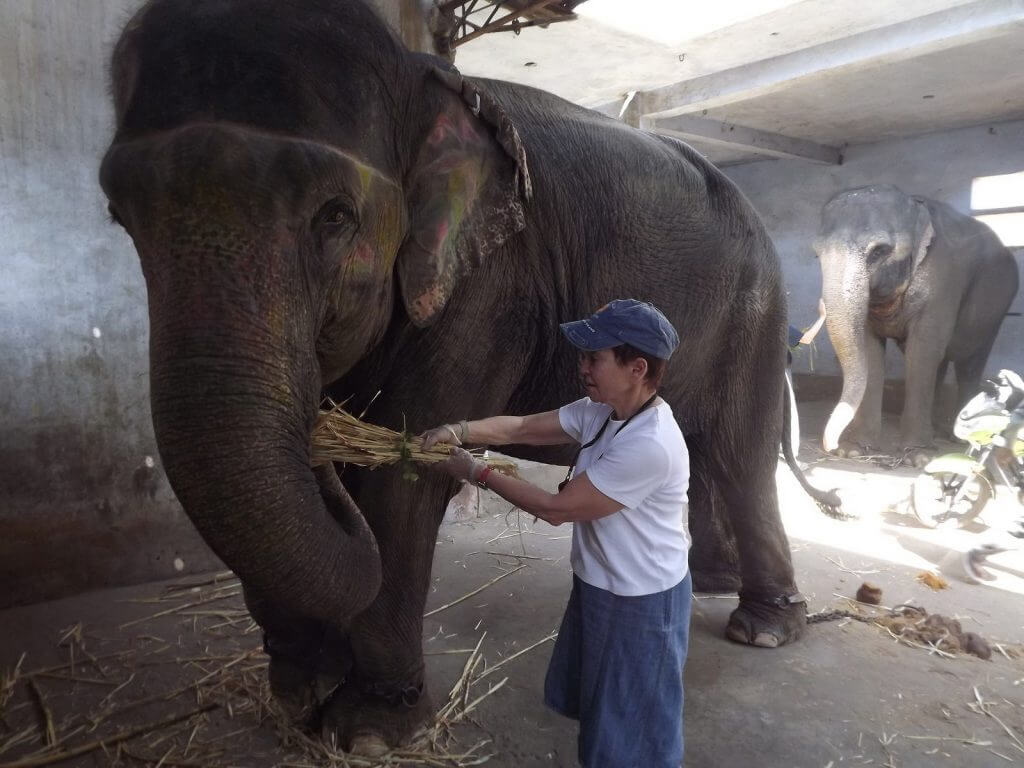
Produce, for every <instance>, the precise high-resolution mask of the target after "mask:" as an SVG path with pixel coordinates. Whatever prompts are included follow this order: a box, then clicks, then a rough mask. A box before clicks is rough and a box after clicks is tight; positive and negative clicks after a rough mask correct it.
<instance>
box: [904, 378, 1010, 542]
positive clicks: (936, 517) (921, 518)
mask: <svg viewBox="0 0 1024 768" xmlns="http://www.w3.org/2000/svg"><path fill="white" fill-rule="evenodd" d="M1022 424H1024V380H1022V379H1021V377H1020V376H1018V375H1017V374H1016V373H1014V372H1013V371H1010V370H1005V369H1004V370H1002V371H1000V372H999V375H998V376H997V377H996V378H995V379H994V380H989V381H986V382H985V383H984V384H983V385H982V390H981V392H979V393H978V394H977V395H975V396H974V397H973V398H971V400H970V401H968V403H967V404H966V405H965V406H964V407H963V408H962V409H961V410H960V413H959V414H958V415H957V418H956V423H955V424H954V425H953V434H954V435H955V436H956V437H958V438H960V439H961V440H964V441H966V442H967V444H968V448H967V450H966V452H963V453H949V454H946V455H944V456H937V457H936V458H934V459H932V460H931V461H930V462H929V463H928V464H927V465H926V466H925V467H924V469H923V470H922V472H921V474H920V475H919V476H918V477H917V478H916V479H915V481H914V488H913V494H912V497H911V508H912V510H913V513H914V517H915V518H916V519H917V520H918V522H920V523H921V524H922V525H924V526H925V527H927V528H934V527H936V526H938V525H940V524H941V523H944V522H946V521H949V520H955V521H957V522H958V524H959V525H960V526H963V525H965V524H966V523H968V522H970V521H971V520H974V519H975V518H976V517H977V516H978V515H979V514H980V513H981V511H982V509H984V507H985V505H986V504H987V503H988V501H989V499H991V498H992V496H993V495H994V493H995V484H996V482H997V480H998V481H1000V482H1002V483H1003V484H1004V485H1005V486H1007V487H1008V488H1010V489H1013V490H1016V492H1017V500H1018V502H1020V503H1021V504H1022V505H1024V439H1021V437H1020V429H1021V425H1022Z"/></svg>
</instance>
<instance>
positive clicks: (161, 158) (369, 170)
mask: <svg viewBox="0 0 1024 768" xmlns="http://www.w3.org/2000/svg"><path fill="white" fill-rule="evenodd" d="M101 181H102V183H103V186H104V189H105V190H106V191H107V193H108V195H110V196H111V199H115V198H127V199H134V200H139V199H142V198H145V197H150V196H152V195H154V194H155V195H161V194H165V195H168V196H170V197H171V198H172V199H176V200H178V201H179V202H181V203H182V204H190V205H194V204H201V205H203V206H204V207H205V208H206V209H207V211H208V213H211V214H213V213H215V212H216V211H215V209H217V208H218V206H220V207H222V208H224V212H225V213H233V214H234V215H241V214H244V213H245V211H247V210H248V211H251V212H252V214H253V215H254V216H255V217H257V218H260V217H263V218H264V223H269V221H274V220H280V217H284V218H290V217H292V216H299V217H300V218H302V219H305V218H306V217H307V216H308V215H309V209H310V207H311V206H319V205H320V204H322V203H323V202H324V201H325V199H326V198H328V197H331V196H333V195H337V194H346V195H348V196H350V197H351V198H352V199H353V202H355V203H356V204H357V205H362V204H364V203H365V202H367V201H368V200H370V199H375V200H376V199H379V198H381V197H383V198H386V199H390V198H393V197H396V196H398V195H399V194H400V191H401V188H400V186H399V184H398V183H397V182H396V181H395V180H394V179H393V178H391V177H390V176H389V175H388V174H387V173H385V172H383V171H381V170H380V169H378V168H376V167H374V166H373V165H371V164H370V163H367V162H366V161H365V160H364V159H363V158H361V157H359V156H357V155H356V154H355V153H353V152H351V151H348V150H346V149H345V148H340V147H335V146H331V145H330V144H325V143H322V142H317V141H311V140H308V139H304V138H298V137H292V136H282V135H278V134H275V133H268V132H264V131H259V130H255V129H253V128H251V127H249V126H238V125H232V124H228V123H193V124H190V125H187V126H182V127H179V128H176V129H174V130H170V131H164V132H161V133H159V134H148V135H146V136H144V137H140V138H137V139H134V140H132V141H127V142H119V143H117V144H115V145H114V146H113V147H111V150H110V151H109V152H108V154H107V157H106V158H105V159H104V163H103V168H102V170H101ZM239 200H245V205H242V206H239V205H238V201H239ZM267 216H270V217H271V218H270V220H269V221H268V220H266V218H265V217H267Z"/></svg>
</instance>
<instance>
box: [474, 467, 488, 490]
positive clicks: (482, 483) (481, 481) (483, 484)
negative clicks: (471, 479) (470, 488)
mask: <svg viewBox="0 0 1024 768" xmlns="http://www.w3.org/2000/svg"><path fill="white" fill-rule="evenodd" d="M489 474H491V468H490V467H489V466H488V467H484V471H483V472H481V473H480V476H479V477H478V478H477V479H476V484H477V486H479V487H480V488H483V489H484V490H490V488H488V486H487V476H488V475H489Z"/></svg>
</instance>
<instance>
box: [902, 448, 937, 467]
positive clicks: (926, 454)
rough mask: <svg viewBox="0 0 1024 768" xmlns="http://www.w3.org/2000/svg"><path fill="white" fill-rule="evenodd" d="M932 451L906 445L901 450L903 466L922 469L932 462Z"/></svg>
mask: <svg viewBox="0 0 1024 768" xmlns="http://www.w3.org/2000/svg"><path fill="white" fill-rule="evenodd" d="M933 451H934V449H929V448H928V447H926V446H920V445H908V446H906V447H904V448H903V462H902V463H903V464H905V465H906V466H908V467H914V468H915V469H923V468H924V467H925V465H926V464H928V462H929V461H931V460H932V453H933Z"/></svg>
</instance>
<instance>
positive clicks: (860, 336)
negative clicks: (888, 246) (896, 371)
mask: <svg viewBox="0 0 1024 768" xmlns="http://www.w3.org/2000/svg"><path fill="white" fill-rule="evenodd" d="M821 266H822V280H823V291H822V293H823V298H824V299H825V309H826V310H827V312H828V335H829V338H830V339H831V340H832V346H833V347H834V348H835V351H836V356H837V357H838V358H839V365H840V367H841V368H842V371H843V392H842V395H841V396H840V398H839V402H838V403H837V404H836V407H835V408H834V409H833V410H832V414H831V415H830V416H829V419H828V423H827V424H826V425H825V433H824V436H823V439H822V443H823V447H824V449H825V450H826V451H830V452H831V451H834V450H835V449H836V448H838V447H839V438H840V437H841V436H842V434H843V431H844V430H845V429H846V428H847V426H849V424H850V422H851V421H852V420H853V417H854V415H855V414H856V413H857V409H858V408H859V407H860V404H861V400H862V399H863V398H864V392H865V390H866V389H867V381H868V366H867V355H866V354H865V350H864V345H865V342H866V333H867V316H868V302H869V281H868V274H867V270H866V269H865V267H864V264H863V263H862V260H860V259H858V258H857V257H856V256H853V257H850V258H844V256H843V255H841V254H835V253H832V254H826V255H822V257H821Z"/></svg>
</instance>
